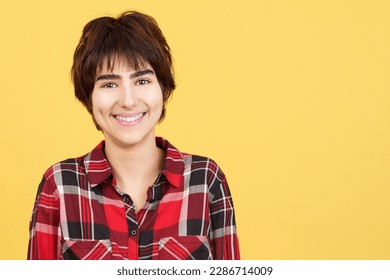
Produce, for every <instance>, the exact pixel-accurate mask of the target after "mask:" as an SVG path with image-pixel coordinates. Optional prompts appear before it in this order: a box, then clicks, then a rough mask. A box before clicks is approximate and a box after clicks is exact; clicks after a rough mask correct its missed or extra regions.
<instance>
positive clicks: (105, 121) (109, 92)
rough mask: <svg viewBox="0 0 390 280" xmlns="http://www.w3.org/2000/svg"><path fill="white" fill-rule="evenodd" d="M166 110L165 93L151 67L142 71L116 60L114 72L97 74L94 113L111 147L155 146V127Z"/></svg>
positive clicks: (107, 71) (108, 71)
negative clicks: (164, 106)
mask: <svg viewBox="0 0 390 280" xmlns="http://www.w3.org/2000/svg"><path fill="white" fill-rule="evenodd" d="M162 110H163V94H162V90H161V87H160V84H159V82H158V79H157V77H156V74H155V72H154V70H153V68H152V67H151V66H150V65H149V64H147V63H146V64H144V66H143V67H142V68H141V69H139V70H134V69H131V68H130V67H128V66H127V65H126V64H125V63H121V62H120V61H115V63H114V67H113V68H112V70H108V69H106V68H103V69H102V70H101V71H99V72H98V73H97V75H96V80H95V85H94V89H93V91H92V114H93V117H94V119H95V121H96V123H97V124H98V125H99V127H100V129H101V130H102V131H103V134H104V138H105V141H106V143H107V144H108V145H115V146H120V147H128V146H135V145H138V144H142V143H155V139H154V137H155V126H156V124H157V123H158V121H159V120H160V117H161V113H162Z"/></svg>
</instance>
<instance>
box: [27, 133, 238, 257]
mask: <svg viewBox="0 0 390 280" xmlns="http://www.w3.org/2000/svg"><path fill="white" fill-rule="evenodd" d="M156 143H157V146H158V147H160V148H161V149H164V150H165V151H166V159H165V167H164V170H163V171H161V173H160V175H159V176H158V178H157V179H156V181H155V183H154V184H153V186H151V187H150V188H149V189H148V192H147V200H146V203H145V205H144V207H143V208H142V209H140V210H139V211H138V212H137V213H136V212H135V208H134V205H133V202H132V200H131V198H130V197H129V196H128V195H127V194H123V193H121V192H120V191H119V189H118V188H117V187H116V180H115V178H114V177H113V175H112V171H111V168H110V166H109V164H108V161H107V159H106V157H105V154H104V141H103V142H101V143H100V144H99V145H98V146H97V147H96V148H95V149H94V150H92V151H91V152H90V153H89V154H87V155H85V156H83V157H80V158H76V159H69V160H65V161H62V162H60V163H58V164H55V165H53V166H52V167H51V168H49V169H48V170H47V172H46V173H45V174H44V176H43V179H42V182H41V184H40V185H39V188H38V193H37V198H36V201H35V205H34V210H33V214H32V217H31V222H30V241H29V249H28V259H119V260H122V259H239V258H240V253H239V247H238V239H237V234H236V225H235V216H234V208H233V202H232V198H231V195H230V191H229V187H228V184H227V182H226V178H225V176H224V174H223V172H222V171H221V169H220V168H219V167H218V166H217V164H216V163H215V162H214V161H212V160H211V159H208V158H205V157H200V156H195V155H189V154H185V153H181V152H180V151H178V150H177V149H176V148H175V147H173V146H172V145H171V144H170V143H169V142H168V141H166V140H165V139H163V138H159V137H158V138H156Z"/></svg>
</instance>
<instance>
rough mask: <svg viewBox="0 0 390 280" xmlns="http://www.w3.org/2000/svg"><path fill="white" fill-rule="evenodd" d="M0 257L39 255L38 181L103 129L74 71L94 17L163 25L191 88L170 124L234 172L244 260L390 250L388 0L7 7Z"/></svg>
mask: <svg viewBox="0 0 390 280" xmlns="http://www.w3.org/2000/svg"><path fill="white" fill-rule="evenodd" d="M0 7H1V11H2V16H1V17H0V36H1V46H0V48H1V52H0V61H1V69H0V77H1V84H0V93H1V105H0V106H1V110H0V120H1V130H2V132H1V168H0V170H1V179H2V182H1V185H0V188H1V195H0V218H1V220H0V225H1V230H0V240H1V249H0V259H25V257H26V251H27V242H28V223H29V218H30V215H31V210H32V207H33V202H34V198H35V194H36V191H37V186H38V184H39V182H40V179H41V176H42V174H43V172H44V171H45V170H46V169H47V168H48V167H49V166H50V165H51V164H53V163H55V162H58V161H60V160H63V159H65V158H68V157H75V156H80V155H82V154H84V153H87V152H88V151H90V150H91V149H92V148H93V147H94V146H95V145H96V144H97V143H98V142H99V141H100V140H101V139H102V135H101V134H100V133H99V132H97V131H96V130H95V128H94V125H93V123H92V121H91V118H90V116H89V115H88V113H87V112H86V110H85V109H84V108H83V107H82V106H81V105H80V104H79V103H78V102H77V101H76V100H75V98H74V96H73V88H72V84H71V81H70V74H69V71H70V67H71V62H72V55H73V51H74V48H75V47H76V44H77V42H78V39H79V36H80V34H81V30H82V28H83V26H84V25H85V24H86V23H87V21H89V20H91V19H92V18H95V17H98V16H103V15H117V14H119V13H121V12H123V11H124V10H128V9H135V10H139V11H141V12H145V13H148V14H151V15H152V16H153V17H155V18H156V20H157V21H158V23H159V25H160V27H161V29H162V30H163V32H164V33H165V35H166V37H167V39H168V42H169V43H170V45H171V47H172V52H173V56H174V59H175V69H176V77H177V83H178V88H177V90H176V91H175V92H174V95H173V98H172V100H171V101H170V103H169V105H168V115H167V118H166V119H165V121H164V122H163V124H162V125H160V126H159V127H158V130H157V132H158V135H162V136H164V137H166V138H167V139H169V140H170V141H171V142H172V143H173V144H174V145H175V146H176V147H178V148H179V149H181V150H182V151H186V152H190V153H195V154H202V155H207V156H210V157H212V158H214V159H215V160H216V161H217V162H218V163H219V165H220V166H221V167H222V169H223V170H224V172H225V173H226V175H227V177H228V181H229V184H230V187H231V191H232V194H233V197H234V202H235V207H236V211H237V223H238V231H239V238H240V245H241V252H242V257H243V258H244V259H390V238H389V236H390V218H389V213H390V172H389V167H390V145H389V143H390V127H389V125H390V122H389V121H390V96H389V93H390V86H389V75H390V70H389V68H390V54H389V53H390V36H389V35H390V34H389V32H390V31H389V30H390V16H389V15H390V1H387V0H383V1H380V0H370V1H356V0H350V1H347V0H345V1H340V0H328V1H314V0H313V1H309V0H306V1H303V0H301V1H299V0H291V1H287V0H285V1H282V0H268V1H265V0H264V1H260V0H259V1H255V0H252V1H249V0H241V1H227V0H219V1H217V0H213V1H209V0H196V1H192V0H191V1H181V0H164V1H157V0H156V1H151V0H138V1H131V0H116V1H106V0H82V1H80V0H67V1H52V0H34V1H30V0H16V1H2V2H1V4H0Z"/></svg>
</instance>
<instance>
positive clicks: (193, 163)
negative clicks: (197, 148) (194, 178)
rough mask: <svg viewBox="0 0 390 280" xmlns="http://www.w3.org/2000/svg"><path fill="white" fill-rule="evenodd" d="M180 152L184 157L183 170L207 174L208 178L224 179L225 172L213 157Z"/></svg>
mask: <svg viewBox="0 0 390 280" xmlns="http://www.w3.org/2000/svg"><path fill="white" fill-rule="evenodd" d="M182 154H183V158H184V166H185V170H187V171H190V172H191V173H199V172H200V173H203V174H205V175H207V178H208V179H209V180H210V179H216V180H218V181H222V180H225V174H224V173H223V171H222V169H221V168H220V166H219V165H218V164H217V162H216V161H215V160H214V159H212V158H210V157H206V156H202V155H196V154H189V153H182Z"/></svg>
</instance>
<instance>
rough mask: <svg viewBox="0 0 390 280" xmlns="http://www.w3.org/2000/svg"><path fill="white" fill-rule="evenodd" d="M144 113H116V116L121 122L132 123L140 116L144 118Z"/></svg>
mask: <svg viewBox="0 0 390 280" xmlns="http://www.w3.org/2000/svg"><path fill="white" fill-rule="evenodd" d="M143 115H144V113H140V114H138V115H134V116H131V117H125V116H120V115H116V116H115V118H116V119H117V120H119V121H121V122H126V123H132V122H136V121H138V120H139V119H140V118H142V116H143Z"/></svg>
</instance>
